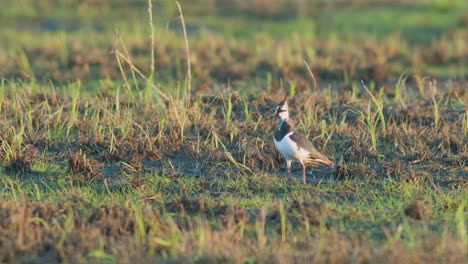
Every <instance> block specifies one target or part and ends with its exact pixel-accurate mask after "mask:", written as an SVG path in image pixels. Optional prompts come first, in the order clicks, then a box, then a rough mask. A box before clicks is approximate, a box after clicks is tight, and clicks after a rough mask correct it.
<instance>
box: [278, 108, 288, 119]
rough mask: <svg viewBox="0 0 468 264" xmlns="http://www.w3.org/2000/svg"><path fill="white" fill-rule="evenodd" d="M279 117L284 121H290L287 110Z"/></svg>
mask: <svg viewBox="0 0 468 264" xmlns="http://www.w3.org/2000/svg"><path fill="white" fill-rule="evenodd" d="M283 110H284V109H283ZM278 115H279V117H280V118H281V119H282V120H285V119H288V118H289V111H288V110H287V109H286V111H284V112H280V113H279V114H278Z"/></svg>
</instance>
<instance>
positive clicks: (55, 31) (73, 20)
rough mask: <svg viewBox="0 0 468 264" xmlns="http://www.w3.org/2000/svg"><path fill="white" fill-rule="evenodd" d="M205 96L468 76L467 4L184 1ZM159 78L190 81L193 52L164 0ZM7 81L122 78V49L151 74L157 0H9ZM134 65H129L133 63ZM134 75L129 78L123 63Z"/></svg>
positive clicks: (0, 18) (2, 58)
mask: <svg viewBox="0 0 468 264" xmlns="http://www.w3.org/2000/svg"><path fill="white" fill-rule="evenodd" d="M179 3H180V4H181V6H182V9H183V14H184V18H185V22H186V29H187V33H188V36H189V45H190V52H191V53H190V61H191V64H192V72H193V75H194V83H195V91H203V90H204V89H206V88H207V87H212V86H213V85H215V84H216V85H217V84H226V83H228V82H230V83H231V84H235V85H236V86H237V87H238V89H244V88H245V89H247V90H248V87H251V86H252V85H253V84H254V85H261V86H262V85H263V86H275V85H278V83H279V82H282V81H284V82H286V83H288V82H294V84H295V85H297V87H298V89H300V88H303V89H306V88H308V87H310V85H311V80H310V77H309V74H308V72H307V68H306V67H305V64H304V61H306V62H307V63H308V64H309V65H310V67H311V69H312V71H313V72H314V74H315V75H316V77H317V78H318V80H319V82H321V83H327V84H328V83H333V84H338V85H345V86H346V85H350V84H352V83H353V82H356V81H360V80H364V81H370V82H374V83H376V84H381V83H388V82H395V81H396V80H398V78H399V77H400V76H402V74H406V75H412V74H418V75H421V76H425V75H429V76H432V77H435V78H439V79H442V80H447V79H465V78H466V77H467V65H468V2H466V1H462V0H425V1H423V0H419V1H410V0H375V1H372V0H355V1H344V0H328V1H324V0H322V1H321V0H256V1H250V0H191V1H188V0H181V1H179ZM152 6H153V8H152V10H153V24H154V34H155V43H154V48H155V55H154V56H155V60H154V66H155V74H154V77H155V78H154V79H155V80H156V81H157V82H161V83H170V82H176V81H179V80H183V79H184V78H185V74H186V59H187V58H186V55H185V54H186V53H185V50H184V39H183V33H182V26H181V23H180V16H179V11H178V9H177V5H176V3H175V1H164V0H158V1H156V0H153V1H152ZM0 25H1V26H0V39H1V41H0V76H1V77H2V78H5V79H20V80H35V81H46V82H48V81H50V80H52V81H53V82H58V83H60V82H71V81H76V80H80V81H82V82H85V83H87V84H88V87H89V89H92V88H93V87H95V86H96V85H99V84H100V83H102V82H103V81H105V80H120V79H121V78H122V74H123V73H122V71H120V69H119V66H118V61H117V59H116V56H115V53H113V52H112V51H113V50H115V49H118V50H120V51H122V52H124V53H126V54H128V55H129V58H131V60H132V63H133V64H134V65H135V66H136V67H137V68H138V69H140V70H141V72H142V73H143V74H145V75H147V74H148V73H149V71H150V64H151V45H152V44H151V39H150V30H151V27H150V23H149V14H148V1H146V0H135V1H122V0H115V1H114V0H86V1H82V0H80V1H78V0H2V8H1V9H0ZM124 66H125V65H124ZM124 72H125V74H129V71H128V70H127V69H124Z"/></svg>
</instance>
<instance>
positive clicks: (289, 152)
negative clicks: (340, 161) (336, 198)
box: [273, 97, 333, 184]
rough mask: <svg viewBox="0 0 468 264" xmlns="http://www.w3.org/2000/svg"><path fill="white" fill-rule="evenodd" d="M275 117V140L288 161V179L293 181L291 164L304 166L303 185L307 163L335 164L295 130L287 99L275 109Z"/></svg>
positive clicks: (277, 147) (276, 145) (278, 148)
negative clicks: (276, 126)
mask: <svg viewBox="0 0 468 264" xmlns="http://www.w3.org/2000/svg"><path fill="white" fill-rule="evenodd" d="M273 111H274V115H275V116H277V117H278V118H279V123H278V129H277V130H276V132H275V137H274V139H273V141H274V143H275V147H276V149H277V150H278V151H279V152H280V153H281V155H283V156H284V158H285V159H286V168H287V171H288V179H291V163H292V162H293V161H299V163H301V166H302V183H304V184H306V163H322V164H325V165H328V166H329V167H332V166H333V162H332V161H331V160H330V159H329V158H328V157H327V156H325V155H323V154H322V153H320V152H318V151H317V150H316V149H315V147H314V145H312V142H310V141H309V140H308V139H307V138H306V137H305V136H304V135H302V134H301V133H299V132H297V131H296V130H295V129H294V125H293V124H292V123H291V121H290V120H289V109H288V102H287V101H286V97H285V98H284V100H283V101H281V102H280V103H279V104H278V105H276V106H275V108H274V109H273Z"/></svg>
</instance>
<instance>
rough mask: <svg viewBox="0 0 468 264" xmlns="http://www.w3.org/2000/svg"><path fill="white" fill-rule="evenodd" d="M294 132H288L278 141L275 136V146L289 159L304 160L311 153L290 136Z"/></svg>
mask: <svg viewBox="0 0 468 264" xmlns="http://www.w3.org/2000/svg"><path fill="white" fill-rule="evenodd" d="M292 133H294V132H290V133H288V134H286V136H284V138H283V139H282V140H281V141H276V139H275V138H273V142H274V143H275V147H276V149H278V151H279V152H280V153H281V154H282V155H283V156H284V157H285V158H286V159H287V160H304V159H306V158H307V157H308V156H309V154H310V153H309V152H308V151H307V150H305V149H303V148H299V147H298V146H297V144H296V142H294V141H292V140H291V138H289V136H290V135H291V134H292Z"/></svg>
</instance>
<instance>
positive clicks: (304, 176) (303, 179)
mask: <svg viewBox="0 0 468 264" xmlns="http://www.w3.org/2000/svg"><path fill="white" fill-rule="evenodd" d="M301 166H302V183H303V184H304V185H306V184H307V181H306V166H305V164H304V162H301Z"/></svg>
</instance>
